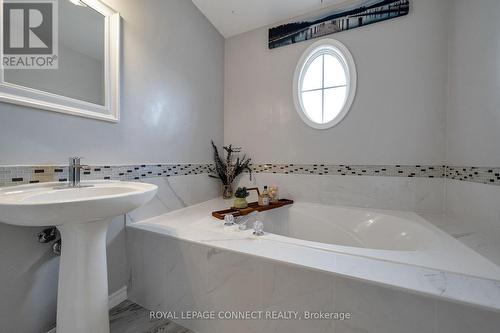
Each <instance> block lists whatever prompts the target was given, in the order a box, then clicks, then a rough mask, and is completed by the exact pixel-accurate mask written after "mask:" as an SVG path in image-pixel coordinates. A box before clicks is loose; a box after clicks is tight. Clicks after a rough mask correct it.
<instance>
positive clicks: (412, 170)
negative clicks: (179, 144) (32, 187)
mask: <svg viewBox="0 0 500 333" xmlns="http://www.w3.org/2000/svg"><path fill="white" fill-rule="evenodd" d="M210 166H211V164H193V163H191V164H147V165H146V164H143V165H118V166H105V165H103V166H91V167H90V170H86V171H82V179H83V180H132V181H133V180H141V179H144V178H151V177H172V176H185V175H198V174H208V173H209V172H210V170H209V168H210ZM252 170H253V172H255V173H256V174H258V173H276V174H298V175H337V176H381V177H406V178H449V179H456V180H461V181H468V182H475V183H482V184H490V185H500V167H462V166H445V165H438V166H436V165H332V164H256V165H253V166H252ZM67 178H68V168H67V166H3V167H2V166H0V187H1V186H12V185H21V184H29V183H41V182H57V181H59V182H66V181H67V180H68V179H67Z"/></svg>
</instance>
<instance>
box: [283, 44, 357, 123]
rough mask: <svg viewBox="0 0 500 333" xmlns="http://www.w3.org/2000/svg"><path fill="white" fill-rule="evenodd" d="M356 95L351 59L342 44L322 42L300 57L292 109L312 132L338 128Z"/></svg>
mask: <svg viewBox="0 0 500 333" xmlns="http://www.w3.org/2000/svg"><path fill="white" fill-rule="evenodd" d="M355 92H356V68H355V66H354V59H353V57H352V55H351V53H350V52H349V50H348V49H347V48H346V47H345V46H344V44H342V43H340V42H339V41H336V40H333V39H324V40H320V41H318V42H316V43H314V44H312V45H311V46H310V47H309V48H308V49H307V50H306V51H305V52H304V54H303V55H302V57H301V59H300V61H299V63H298V65H297V69H296V71H295V77H294V82H293V96H294V102H295V108H296V109H297V112H298V113H299V116H300V117H301V118H302V120H303V121H304V122H305V123H306V124H308V125H309V126H311V127H313V128H318V129H327V128H330V127H333V126H335V125H336V124H338V123H339V122H340V121H341V120H342V119H343V118H344V117H345V115H346V114H347V112H348V111H349V109H350V107H351V105H352V102H353V100H354V95H355Z"/></svg>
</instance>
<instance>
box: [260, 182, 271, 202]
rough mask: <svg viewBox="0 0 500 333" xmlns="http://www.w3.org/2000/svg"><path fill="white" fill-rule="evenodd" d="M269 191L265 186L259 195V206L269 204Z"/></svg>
mask: <svg viewBox="0 0 500 333" xmlns="http://www.w3.org/2000/svg"><path fill="white" fill-rule="evenodd" d="M269 200H270V198H269V193H268V192H267V186H264V191H262V193H261V194H260V195H259V206H269Z"/></svg>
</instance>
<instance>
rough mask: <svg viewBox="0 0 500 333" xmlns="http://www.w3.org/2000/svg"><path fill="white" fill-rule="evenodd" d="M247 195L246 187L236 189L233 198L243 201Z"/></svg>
mask: <svg viewBox="0 0 500 333" xmlns="http://www.w3.org/2000/svg"><path fill="white" fill-rule="evenodd" d="M249 195H250V193H248V191H247V188H246V187H238V189H237V190H236V192H234V196H235V197H236V198H240V199H244V198H246V197H248V196H249Z"/></svg>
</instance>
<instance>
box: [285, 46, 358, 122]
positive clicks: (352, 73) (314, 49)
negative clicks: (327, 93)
mask: <svg viewBox="0 0 500 333" xmlns="http://www.w3.org/2000/svg"><path fill="white" fill-rule="evenodd" d="M325 48H327V49H329V51H331V52H332V53H335V55H336V56H337V57H338V58H339V59H340V60H341V61H342V62H343V65H344V66H345V68H346V69H347V70H346V73H347V78H346V80H347V96H346V101H345V104H344V107H343V108H342V110H341V111H340V112H339V114H338V115H337V116H336V117H335V118H333V119H332V120H331V121H329V122H327V123H324V124H319V123H316V122H314V121H312V120H311V119H310V118H309V117H308V116H307V114H306V112H305V110H304V106H303V103H302V91H301V86H302V81H303V79H304V74H305V71H304V69H305V67H306V66H305V65H306V64H308V63H310V61H311V59H312V58H315V55H316V54H317V53H318V52H319V51H321V50H323V49H325ZM307 67H308V66H307ZM356 86H357V72H356V65H355V63H354V58H353V56H352V54H351V52H349V49H347V47H346V46H345V45H344V44H342V43H341V42H339V41H338V40H335V39H322V40H319V41H317V42H315V43H313V44H312V45H311V46H309V47H308V48H307V49H306V50H305V52H304V53H303V54H302V56H301V57H300V59H299V62H298V64H297V68H296V69H295V74H294V77H293V91H292V93H293V102H294V104H295V110H296V111H297V113H298V114H299V116H300V118H301V119H302V121H304V122H305V123H306V124H307V125H309V126H310V127H312V128H315V129H328V128H332V127H333V126H335V125H337V124H338V123H340V122H341V121H342V120H343V119H344V117H345V116H346V115H347V113H348V112H349V110H350V109H351V106H352V103H353V102H354V97H355V96H356Z"/></svg>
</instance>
